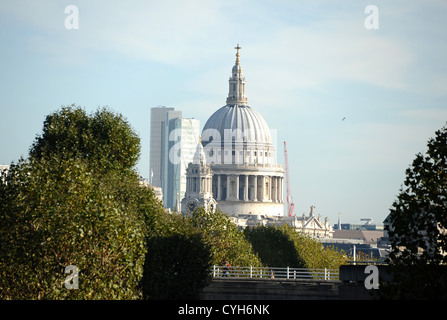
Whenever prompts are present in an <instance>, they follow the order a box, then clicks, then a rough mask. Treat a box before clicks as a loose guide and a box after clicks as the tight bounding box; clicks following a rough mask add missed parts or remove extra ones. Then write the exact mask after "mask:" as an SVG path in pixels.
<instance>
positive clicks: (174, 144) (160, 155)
mask: <svg viewBox="0 0 447 320" xmlns="http://www.w3.org/2000/svg"><path fill="white" fill-rule="evenodd" d="M199 137H200V121H199V120H197V119H184V118H182V112H181V111H175V110H174V108H167V107H155V108H152V109H151V138H150V170H149V172H150V175H151V179H150V183H151V184H152V185H153V186H157V187H161V188H162V191H163V205H164V207H165V208H169V209H171V210H177V211H178V212H180V201H181V200H182V199H183V197H184V196H185V191H186V167H187V166H188V163H189V162H192V160H193V157H194V152H195V150H196V147H197V143H198V142H199Z"/></svg>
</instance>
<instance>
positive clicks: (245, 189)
mask: <svg viewBox="0 0 447 320" xmlns="http://www.w3.org/2000/svg"><path fill="white" fill-rule="evenodd" d="M247 200H248V175H245V185H244V201H247Z"/></svg>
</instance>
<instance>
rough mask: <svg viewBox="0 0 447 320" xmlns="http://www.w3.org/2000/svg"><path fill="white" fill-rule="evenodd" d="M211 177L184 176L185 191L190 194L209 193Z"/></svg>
mask: <svg viewBox="0 0 447 320" xmlns="http://www.w3.org/2000/svg"><path fill="white" fill-rule="evenodd" d="M212 181H213V180H212V177H211V176H198V177H187V178H186V192H187V193H190V194H194V193H207V192H210V193H211V189H212Z"/></svg>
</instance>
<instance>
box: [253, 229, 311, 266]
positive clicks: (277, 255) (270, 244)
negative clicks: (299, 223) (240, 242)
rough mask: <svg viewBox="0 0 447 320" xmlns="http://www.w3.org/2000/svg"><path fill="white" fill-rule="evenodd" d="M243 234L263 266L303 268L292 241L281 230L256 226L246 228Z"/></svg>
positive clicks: (302, 261) (301, 260) (302, 262)
mask: <svg viewBox="0 0 447 320" xmlns="http://www.w3.org/2000/svg"><path fill="white" fill-rule="evenodd" d="M244 234H245V236H246V238H247V239H248V240H249V241H250V243H251V245H252V246H253V249H254V251H255V252H256V253H257V254H258V256H259V258H260V259H261V261H262V264H263V265H264V266H268V267H279V266H281V267H282V266H289V267H292V268H304V266H305V262H304V260H303V259H302V258H301V257H300V256H299V254H298V252H297V250H296V248H295V244H294V243H293V241H292V240H291V239H290V238H289V236H288V235H287V234H285V233H284V232H283V230H281V229H279V228H275V227H264V226H258V227H255V228H246V229H245V230H244Z"/></svg>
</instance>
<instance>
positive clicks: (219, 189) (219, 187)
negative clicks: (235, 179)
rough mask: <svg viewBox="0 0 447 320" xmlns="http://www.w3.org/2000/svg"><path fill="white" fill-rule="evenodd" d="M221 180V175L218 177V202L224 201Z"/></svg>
mask: <svg viewBox="0 0 447 320" xmlns="http://www.w3.org/2000/svg"><path fill="white" fill-rule="evenodd" d="M220 180H221V178H220V174H219V175H218V176H217V199H216V200H221V199H222V187H221V185H220V183H221V181H220Z"/></svg>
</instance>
